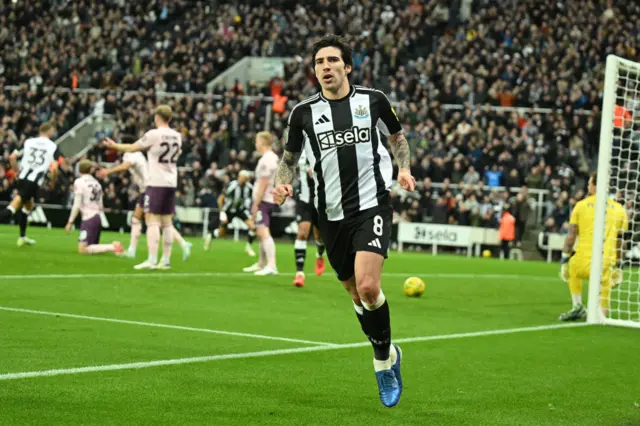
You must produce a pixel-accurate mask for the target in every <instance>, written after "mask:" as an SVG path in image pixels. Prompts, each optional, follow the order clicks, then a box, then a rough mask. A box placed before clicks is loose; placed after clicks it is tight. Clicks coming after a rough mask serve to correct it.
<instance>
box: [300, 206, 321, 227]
mask: <svg viewBox="0 0 640 426" xmlns="http://www.w3.org/2000/svg"><path fill="white" fill-rule="evenodd" d="M296 221H297V222H298V223H300V222H311V223H312V224H313V225H316V224H317V223H318V214H317V213H316V207H315V206H314V205H313V204H311V203H305V202H304V201H300V200H298V201H296Z"/></svg>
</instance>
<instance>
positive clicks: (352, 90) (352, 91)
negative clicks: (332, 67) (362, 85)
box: [320, 85, 356, 102]
mask: <svg viewBox="0 0 640 426" xmlns="http://www.w3.org/2000/svg"><path fill="white" fill-rule="evenodd" d="M355 95H356V88H355V86H352V85H349V93H348V94H347V95H346V96H345V97H343V98H340V99H327V98H325V97H324V96H323V95H322V90H320V99H322V100H323V101H325V102H340V101H344V100H345V99H347V98H352V97H354V96H355Z"/></svg>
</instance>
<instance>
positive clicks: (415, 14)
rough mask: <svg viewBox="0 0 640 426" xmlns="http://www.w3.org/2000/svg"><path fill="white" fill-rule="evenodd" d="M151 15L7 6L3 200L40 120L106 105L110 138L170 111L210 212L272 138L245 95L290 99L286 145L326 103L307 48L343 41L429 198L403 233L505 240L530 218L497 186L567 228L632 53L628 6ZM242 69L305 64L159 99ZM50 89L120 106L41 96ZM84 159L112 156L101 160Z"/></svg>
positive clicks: (257, 7)
mask: <svg viewBox="0 0 640 426" xmlns="http://www.w3.org/2000/svg"><path fill="white" fill-rule="evenodd" d="M143 3H144V4H143ZM143 3H132V2H125V1H122V0H108V1H103V2H97V1H91V0H85V1H82V2H67V1H62V0H40V6H42V8H41V9H39V10H42V11H43V13H39V14H33V13H32V9H31V8H26V6H25V3H23V2H18V3H16V4H10V3H6V4H3V5H2V6H0V8H1V9H2V14H1V18H0V19H2V26H1V27H0V47H2V49H3V52H7V54H6V55H3V57H2V58H1V59H0V83H2V85H10V84H21V85H22V88H21V89H18V90H11V91H9V90H5V91H4V93H2V94H0V117H2V122H1V124H0V149H1V150H2V156H3V158H4V159H5V161H4V162H3V163H2V164H0V182H1V183H2V185H0V201H6V200H8V199H9V198H10V197H11V189H12V182H11V177H12V173H11V172H10V171H8V170H7V162H6V158H7V156H8V154H9V153H10V152H11V151H12V150H13V149H14V148H16V147H17V146H19V145H20V142H21V141H23V140H24V139H25V137H26V136H31V135H33V133H34V129H35V128H36V127H37V124H38V123H41V122H42V121H44V120H53V121H55V122H56V123H57V125H58V135H61V134H62V133H63V132H64V131H65V130H67V129H69V128H70V127H71V126H73V125H74V124H75V123H76V122H78V121H79V120H81V119H82V118H84V117H85V116H87V115H88V114H89V113H90V112H91V109H92V106H93V105H94V104H95V101H96V100H97V99H103V100H104V111H105V112H107V113H113V114H115V115H116V117H117V121H118V128H117V129H116V132H115V134H114V137H116V138H117V137H118V136H119V135H122V134H133V135H136V136H137V135H140V134H141V132H143V131H144V130H146V129H147V128H148V127H150V125H151V123H152V119H151V117H150V115H149V111H150V110H151V107H152V105H155V104H156V103H157V102H158V101H160V100H161V99H162V101H163V102H168V103H169V104H170V105H172V107H173V108H174V110H175V111H176V119H175V120H174V122H173V123H172V125H173V126H174V127H175V128H177V129H179V130H180V131H182V132H183V133H184V134H185V147H184V148H183V155H182V157H181V159H180V165H181V166H184V167H185V170H184V171H183V172H181V179H180V194H179V204H182V205H186V206H190V205H202V206H213V205H214V204H215V197H216V195H217V194H218V193H219V191H220V189H221V187H222V186H223V185H224V183H225V182H226V181H228V180H229V179H231V178H233V177H234V175H235V174H236V173H237V171H239V170H240V169H243V168H249V169H251V168H252V167H253V165H254V164H255V154H254V151H253V141H252V139H253V136H254V134H255V132H256V131H258V130H261V129H262V128H263V127H264V125H265V107H266V103H265V101H264V100H261V99H257V100H253V101H250V102H247V101H244V100H242V98H240V97H238V95H260V94H263V95H277V96H280V95H282V96H286V97H287V99H288V100H289V103H288V108H286V110H285V111H284V112H283V113H282V114H279V113H277V112H276V113H274V114H273V117H272V120H271V129H272V131H273V132H274V133H275V134H276V135H277V136H279V137H281V136H282V132H283V130H284V126H285V123H286V120H287V117H288V111H289V109H290V107H291V106H292V105H294V104H295V102H296V101H298V100H300V99H302V98H304V97H306V96H308V95H310V94H312V93H314V92H315V91H316V90H317V88H316V84H315V79H314V77H313V72H312V67H311V59H310V58H309V57H308V55H307V52H308V51H309V45H310V43H311V42H312V39H313V37H314V36H315V35H319V34H323V33H325V32H331V31H338V32H341V31H345V32H346V34H347V35H348V36H349V37H350V39H351V40H352V41H353V44H354V71H353V73H352V76H351V80H352V82H354V83H359V84H364V85H368V86H374V87H376V88H379V89H381V90H383V91H384V92H385V93H387V95H388V96H389V98H390V99H391V100H392V101H393V102H394V104H395V105H396V111H397V113H398V115H399V117H400V118H401V120H402V122H403V124H404V126H405V132H406V134H407V138H408V139H409V141H410V143H411V146H412V148H413V156H412V158H413V159H414V160H413V162H412V173H413V174H414V176H415V177H416V178H417V179H418V180H419V181H420V182H421V184H420V185H419V189H418V194H419V195H421V197H419V198H418V199H415V197H404V196H399V195H398V196H397V197H396V196H394V203H395V207H396V211H397V212H398V217H399V218H403V219H404V220H413V221H418V220H433V221H436V222H439V223H459V224H473V225H480V226H495V220H497V218H498V217H499V216H498V215H499V212H500V211H501V210H502V208H503V207H504V205H505V204H508V205H509V206H510V207H511V208H512V209H513V210H514V216H516V217H517V218H518V217H521V219H520V221H522V220H523V219H522V218H525V219H524V220H526V217H528V216H529V210H527V209H526V208H520V207H521V203H520V201H521V200H519V199H518V198H517V197H512V196H514V195H515V194H511V196H507V195H506V194H505V193H504V192H501V191H497V190H495V189H494V188H495V187H497V186H508V187H520V186H526V187H527V188H530V189H547V190H550V192H551V196H550V197H549V200H550V203H549V204H550V205H549V208H547V209H546V211H545V215H544V216H545V218H546V219H545V226H546V227H547V228H548V229H550V230H562V228H563V226H566V221H567V219H568V215H569V212H570V209H571V206H572V205H573V204H574V203H575V201H576V199H580V197H579V193H578V191H577V190H578V189H580V188H577V186H578V185H579V184H581V183H582V182H583V181H584V178H585V177H586V176H587V173H588V171H589V167H590V159H591V158H592V157H593V156H594V155H595V154H596V153H597V150H598V136H599V120H600V115H599V105H600V103H601V97H602V81H603V77H602V76H603V68H604V58H605V57H606V54H608V53H615V54H618V55H620V56H623V57H629V58H636V57H637V56H638V52H637V50H636V49H637V48H636V46H637V37H638V34H637V23H638V22H639V21H640V5H638V4H636V3H634V2H624V1H618V0H616V1H608V2H597V1H593V0H577V1H574V2H565V3H562V2H557V3H556V2H548V3H544V4H541V3H539V2H536V1H533V0H528V1H516V2H514V1H511V0H502V1H499V2H497V3H499V6H498V7H496V6H491V5H495V3H496V2H489V1H484V0H476V1H469V0H460V1H456V2H444V1H440V0H430V1H426V2H420V1H417V0H412V1H409V2H401V1H391V2H388V3H387V5H385V6H382V5H380V4H377V3H375V2H357V1H345V0H339V1H336V0H323V1H319V2H314V3H311V4H304V5H302V4H300V3H299V2H291V1H286V0H275V1H271V2H270V3H269V5H265V3H264V2H261V1H252V2H248V3H247V4H246V5H243V6H237V5H235V6H234V5H232V4H231V3H230V2H224V1H221V2H218V4H217V5H215V7H214V6H213V5H212V4H210V3H209V2H204V1H186V0H181V1H172V2H146V3H145V2H143ZM449 3H452V5H450V4H449ZM214 9H215V10H214ZM330 17H331V18H333V19H331V20H328V18H330ZM623 18H624V19H623ZM246 55H255V56H292V57H297V55H302V56H303V57H299V58H298V59H297V60H294V61H291V62H290V63H288V65H287V67H286V71H285V75H283V76H281V77H282V78H281V79H274V80H273V81H271V82H270V84H269V85H267V86H265V87H260V86H258V85H256V84H252V83H249V84H246V85H245V86H244V87H243V86H241V85H239V84H237V83H236V82H233V81H227V82H225V83H226V87H225V86H224V84H221V85H219V86H217V87H215V88H214V93H215V94H217V95H222V97H223V99H220V97H217V98H215V99H214V98H211V97H206V96H201V95H195V94H194V95H187V96H185V97H182V98H177V97H167V98H160V97H156V96H155V95H154V92H192V93H202V92H205V90H206V83H207V82H208V81H210V80H211V79H212V78H214V77H215V76H217V75H218V74H220V73H221V72H222V71H224V70H225V69H226V68H228V67H229V66H231V65H232V64H233V63H235V62H236V61H237V60H239V59H240V58H242V57H243V56H246ZM51 86H60V87H65V88H99V89H106V90H109V92H106V93H103V94H96V95H87V94H79V93H76V94H70V93H69V92H66V91H60V90H53V91H49V90H45V88H47V87H51ZM121 90H138V91H142V90H144V92H139V94H137V95H126V94H124V93H121V92H120V91H121ZM449 104H473V105H475V106H469V105H467V106H465V107H457V108H455V109H452V107H450V106H448V105H449ZM491 106H527V107H528V106H536V107H547V108H557V109H559V110H560V111H561V112H558V113H554V114H546V113H539V114H532V113H526V112H518V113H515V112H513V113H507V112H496V111H495V110H493V109H492V108H491ZM578 110H582V111H578ZM583 111H586V113H582V112H583ZM578 112H580V113H578ZM88 155H89V157H90V158H93V159H95V160H98V161H112V160H115V159H116V158H115V157H113V156H108V155H107V154H105V153H103V152H102V151H99V150H92V151H91V152H89V154H88ZM67 175H68V176H67V177H66V178H65V177H63V178H62V179H61V180H60V182H58V185H57V186H56V188H55V190H54V191H53V192H52V191H49V190H46V189H45V190H43V191H42V194H41V195H42V196H41V200H39V201H41V202H53V201H54V200H57V201H59V200H64V202H66V201H67V199H68V196H67V197H65V196H64V194H65V193H68V189H69V187H70V185H69V184H70V183H71V180H72V179H73V173H72V170H68V173H67ZM434 183H444V184H445V187H444V188H436V189H434V188H433V187H432V185H433V184H434ZM105 188H106V190H105V206H106V207H107V208H112V209H122V208H128V207H130V205H131V203H132V200H133V199H134V197H135V188H130V187H129V182H128V180H127V179H126V178H122V179H121V178H119V177H114V178H112V179H111V181H109V182H105ZM524 195H525V194H524V193H523V195H521V196H520V198H522V196H524ZM59 202H60V201H59ZM518 206H520V207H518Z"/></svg>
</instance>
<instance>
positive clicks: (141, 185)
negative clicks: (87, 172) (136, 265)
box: [97, 137, 192, 260]
mask: <svg viewBox="0 0 640 426" xmlns="http://www.w3.org/2000/svg"><path fill="white" fill-rule="evenodd" d="M134 141H135V140H133V139H131V138H130V137H123V138H122V142H123V143H129V144H130V143H133V142H134ZM124 171H129V173H130V174H131V180H132V181H133V183H134V185H136V186H137V187H138V190H139V191H140V198H139V199H138V203H137V204H136V208H135V210H134V211H133V217H132V218H131V240H130V242H129V248H128V249H127V257H128V258H130V259H134V258H135V257H136V248H137V246H138V240H140V234H141V233H142V219H143V217H144V196H145V189H146V188H147V182H148V181H149V170H148V164H147V159H146V158H145V156H144V154H143V153H142V152H126V153H125V154H124V155H123V156H122V163H121V164H119V165H117V166H115V167H111V168H110V169H102V170H99V171H98V173H97V175H98V177H100V178H104V177H107V176H109V175H111V174H114V173H120V172H124ZM172 232H173V241H175V242H176V243H178V245H179V246H180V248H181V249H182V259H183V260H187V259H188V258H189V256H190V255H191V246H192V244H191V243H188V242H187V241H185V239H184V238H182V235H180V233H179V232H178V230H177V229H176V228H175V227H173V231H172Z"/></svg>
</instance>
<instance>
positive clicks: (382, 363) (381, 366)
mask: <svg viewBox="0 0 640 426" xmlns="http://www.w3.org/2000/svg"><path fill="white" fill-rule="evenodd" d="M397 359H398V352H396V348H395V346H393V345H391V346H390V347H389V358H388V359H386V360H378V359H375V358H374V359H373V369H374V370H375V371H376V372H378V371H384V370H390V369H391V367H392V366H393V364H395V363H396V361H397Z"/></svg>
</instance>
